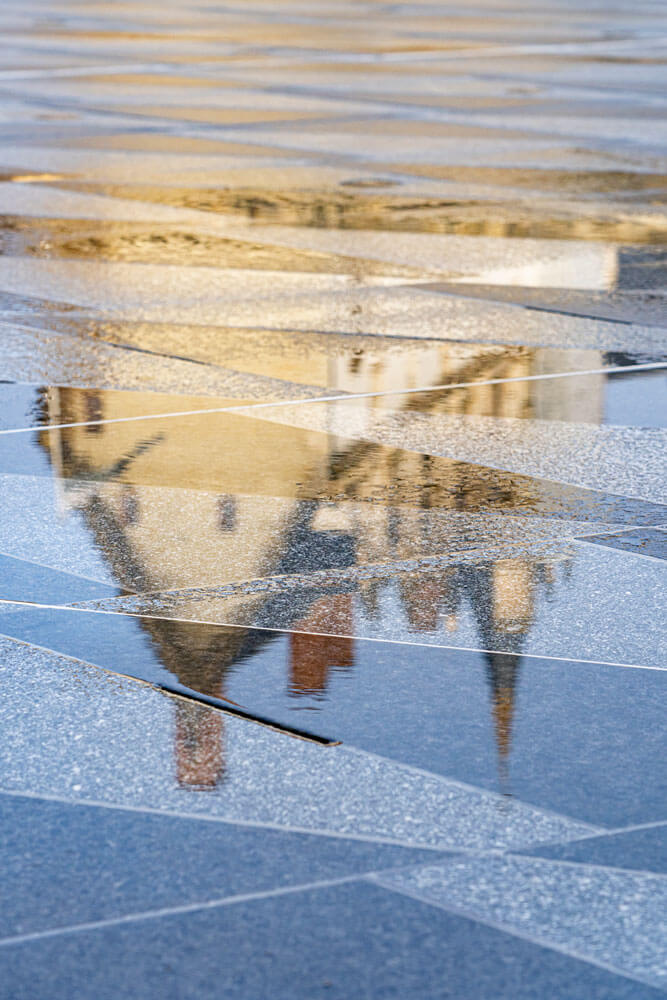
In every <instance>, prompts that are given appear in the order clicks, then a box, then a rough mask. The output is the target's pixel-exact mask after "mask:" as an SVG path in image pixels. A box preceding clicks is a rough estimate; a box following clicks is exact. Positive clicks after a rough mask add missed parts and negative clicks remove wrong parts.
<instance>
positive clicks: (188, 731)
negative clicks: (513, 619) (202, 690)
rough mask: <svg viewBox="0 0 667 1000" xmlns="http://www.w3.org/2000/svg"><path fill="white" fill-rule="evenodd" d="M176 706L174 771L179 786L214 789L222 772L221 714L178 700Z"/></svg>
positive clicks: (222, 734)
mask: <svg viewBox="0 0 667 1000" xmlns="http://www.w3.org/2000/svg"><path fill="white" fill-rule="evenodd" d="M175 709H176V740H175V748H176V774H177V778H178V783H179V785H181V787H187V788H199V789H201V790H207V789H212V788H215V786H216V785H217V784H218V782H219V781H220V779H221V778H222V776H223V774H224V772H225V764H224V720H223V718H222V713H220V712H215V711H212V710H211V709H205V710H203V709H202V708H200V706H199V705H195V704H189V703H188V702H184V701H179V702H177V703H176V705H175Z"/></svg>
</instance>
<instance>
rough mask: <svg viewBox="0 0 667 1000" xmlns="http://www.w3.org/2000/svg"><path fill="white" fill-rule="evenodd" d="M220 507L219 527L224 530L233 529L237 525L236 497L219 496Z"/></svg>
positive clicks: (218, 503) (218, 504)
mask: <svg viewBox="0 0 667 1000" xmlns="http://www.w3.org/2000/svg"><path fill="white" fill-rule="evenodd" d="M217 507H218V529H219V530H220V531H223V532H227V531H233V530H234V528H235V527H236V497H234V496H227V495H223V496H219V497H218V500H217Z"/></svg>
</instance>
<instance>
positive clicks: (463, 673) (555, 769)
mask: <svg viewBox="0 0 667 1000" xmlns="http://www.w3.org/2000/svg"><path fill="white" fill-rule="evenodd" d="M320 600H322V599H320ZM327 600H328V602H329V606H330V609H331V610H332V613H334V614H335V615H337V616H338V618H339V620H340V621H341V623H342V620H343V619H344V618H345V616H346V614H349V608H350V603H351V598H350V595H347V594H345V593H340V594H335V595H331V596H330V597H329V598H327ZM295 625H301V626H305V625H307V620H302V621H300V622H296V623H295ZM0 626H1V628H2V630H3V631H5V632H6V633H7V634H9V635H12V636H14V637H17V638H20V639H23V640H24V641H30V642H34V643H37V644H39V645H43V646H46V647H48V648H52V649H57V650H59V651H62V652H65V653H67V654H68V655H72V656H75V657H81V658H83V659H85V660H88V661H89V662H93V663H97V664H101V665H103V666H104V667H106V668H108V669H111V670H113V671H115V672H119V673H128V674H130V675H132V676H134V677H138V678H141V679H143V680H147V681H149V682H151V683H154V684H157V685H158V686H161V685H166V686H167V687H168V688H170V689H172V690H181V691H191V692H201V693H202V694H203V695H204V700H206V699H207V698H210V699H215V700H222V701H223V702H224V700H225V699H227V700H228V704H229V701H231V702H235V703H240V704H241V705H243V706H244V707H245V708H249V711H250V714H254V715H259V716H261V717H262V718H263V719H271V720H273V721H274V722H275V723H276V724H277V725H278V726H286V727H290V728H297V729H302V730H304V731H306V732H310V733H315V734H321V733H325V732H326V733H327V734H328V735H329V736H335V737H336V738H338V739H342V740H344V741H345V742H350V743H352V744H354V745H355V746H358V747H361V748H364V749H368V750H370V751H372V752H374V753H380V754H384V755H387V756H389V757H391V758H393V759H397V760H399V761H402V762H405V763H408V764H411V765H413V766H417V767H423V768H427V769H428V770H429V771H435V772H436V773H441V774H444V775H446V776H447V777H455V778H458V779H459V780H464V781H469V782H471V783H474V784H476V785H480V786H481V787H486V788H490V789H492V790H497V791H502V792H504V793H505V794H515V795H517V796H518V797H519V798H521V799H523V800H524V801H530V802H533V803H535V804H538V805H542V806H544V807H546V808H550V809H556V810H557V811H561V812H563V813H567V814H569V815H573V816H578V817H580V818H586V817H587V816H588V814H589V810H590V809H591V789H594V790H595V794H594V801H595V804H594V809H595V821H596V822H601V821H604V822H609V823H612V822H614V821H616V817H617V816H618V815H620V813H619V810H622V809H624V810H625V812H623V813H622V816H623V817H624V818H625V819H627V816H628V813H627V810H628V809H631V808H632V810H634V811H635V812H636V813H638V814H639V818H641V815H642V810H648V811H649V813H650V810H651V808H653V807H654V806H655V805H657V803H658V801H659V795H660V789H659V787H658V782H657V781H656V779H655V773H654V772H653V771H652V770H651V769H650V768H649V769H647V768H646V767H645V760H646V756H647V755H651V756H652V755H653V754H654V753H655V752H656V751H657V746H656V741H657V739H658V736H657V733H658V732H659V730H660V725H659V714H660V710H661V709H660V707H659V699H658V700H657V701H656V693H657V691H656V684H655V682H654V679H653V678H652V677H650V678H647V677H645V676H640V672H636V671H619V670H614V672H613V673H610V672H609V671H610V668H602V667H597V668H596V667H593V666H586V665H583V664H579V663H576V662H572V663H568V662H561V663H559V664H558V669H557V670H555V669H554V668H553V667H551V666H550V665H548V664H545V663H544V662H543V661H539V660H534V659H531V658H529V657H525V658H522V657H520V656H519V655H517V654H500V653H492V654H491V653H489V654H484V653H475V652H466V651H458V650H447V649H440V648H430V649H429V648H427V647H414V646H406V645H400V644H398V645H397V644H392V643H373V642H368V641H365V640H363V639H352V638H347V637H344V636H339V637H331V636H318V635H312V634H295V633H293V632H292V633H285V632H275V631H271V632H268V631H262V630H260V629H244V628H228V627H224V626H211V625H200V624H194V623H186V622H183V621H169V620H160V619H154V618H129V617H126V616H122V615H99V614H88V613H85V612H76V611H64V610H63V611H53V610H49V611H39V610H30V611H29V612H26V611H21V610H14V611H13V612H11V613H9V614H6V615H4V616H3V618H2V621H1V623H0ZM601 672H603V673H601ZM629 706H631V708H632V709H635V710H636V709H638V707H639V706H641V711H642V718H643V719H645V720H646V719H648V718H654V719H655V725H653V726H652V725H647V726H643V727H642V728H641V731H640V732H634V731H633V732H632V733H630V732H629V731H628V732H626V731H625V730H624V729H623V727H620V729H619V725H618V724H619V719H620V718H621V714H623V716H625V714H626V713H627V712H628V710H629ZM230 707H231V710H232V711H234V710H235V706H234V705H231V706H230ZM663 710H664V709H663ZM174 717H175V727H174V756H175V761H176V773H177V777H178V780H179V783H180V784H181V785H182V786H183V787H189V788H193V789H207V788H208V789H210V788H213V787H215V786H216V785H220V784H224V781H225V779H226V778H227V777H228V773H227V755H226V752H225V743H226V735H225V726H226V720H225V717H224V715H222V714H217V713H214V712H211V713H208V714H206V715H204V714H202V713H201V712H200V711H199V710H198V707H197V705H196V704H193V703H192V702H190V703H188V702H187V701H177V702H175V703H174ZM397 733H399V734H400V739H399V740H397ZM612 733H614V734H615V735H614V738H610V737H611V734H612ZM573 775H575V776H576V780H575V779H574V778H573ZM565 779H566V780H565ZM638 789H640V790H641V795H638V794H637V790H638ZM640 802H641V809H638V805H637V804H638V803H640Z"/></svg>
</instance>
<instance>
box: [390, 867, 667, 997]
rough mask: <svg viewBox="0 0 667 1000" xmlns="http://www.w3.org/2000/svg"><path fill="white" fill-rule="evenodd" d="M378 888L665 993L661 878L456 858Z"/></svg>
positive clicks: (665, 889) (664, 883)
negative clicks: (504, 931) (522, 937)
mask: <svg viewBox="0 0 667 1000" xmlns="http://www.w3.org/2000/svg"><path fill="white" fill-rule="evenodd" d="M376 878H377V881H378V883H379V884H380V885H383V886H384V887H385V888H391V889H394V890H396V891H398V892H405V893H407V894H408V895H410V896H412V897H415V898H418V899H421V900H423V901H425V902H431V903H435V904H437V905H440V906H443V907H445V908H446V909H453V910H455V911H456V912H458V913H462V914H464V915H466V916H468V917H470V918H472V919H475V918H476V919H479V920H482V921H485V922H489V923H491V924H492V925H493V926H494V927H502V928H504V929H507V930H511V931H514V932H516V933H519V934H522V935H527V936H529V937H530V939H531V940H532V941H535V942H539V943H541V944H543V945H546V946H547V947H552V948H557V949H559V950H564V951H567V952H568V953H569V954H572V955H576V956H577V957H579V958H584V959H587V960H589V961H591V962H594V963H596V964H599V965H601V966H602V967H603V968H608V969H613V970H614V971H616V972H619V973H621V974H622V975H628V976H632V977H634V978H636V979H638V980H639V981H640V982H644V983H647V984H650V985H654V986H656V987H660V988H663V989H664V985H665V979H666V974H665V951H664V947H665V946H664V920H665V904H666V903H667V879H665V878H663V877H662V876H657V875H645V874H641V873H635V872H621V871H615V870H610V869H604V868H595V867H591V866H589V865H569V864H568V865H565V864H559V863H554V862H550V861H541V860H534V859H532V858H501V857H496V858H479V859H477V858H475V859H469V860H468V859H455V860H452V861H451V862H445V863H444V864H442V865H427V866H426V867H424V868H418V869H415V870H414V871H412V872H407V871H399V872H394V873H390V874H388V875H380V876H376Z"/></svg>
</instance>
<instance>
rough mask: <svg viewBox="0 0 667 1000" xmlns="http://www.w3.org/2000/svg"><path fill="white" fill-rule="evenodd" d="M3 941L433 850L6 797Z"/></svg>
mask: <svg viewBox="0 0 667 1000" xmlns="http://www.w3.org/2000/svg"><path fill="white" fill-rule="evenodd" d="M0 830H1V831H2V832H1V834H0V836H1V842H2V848H1V850H0V856H1V858H2V872H3V898H4V900H5V905H4V906H3V912H2V916H1V917H0V938H8V937H14V936H16V935H21V934H34V933H39V932H40V931H45V930H49V929H54V928H59V927H67V926H68V925H72V924H81V923H90V922H94V921H98V920H113V919H114V918H118V917H123V916H125V915H127V914H130V913H133V912H137V911H144V910H155V909H162V908H164V907H173V906H183V905H188V904H193V903H194V904H196V903H198V902H202V901H205V900H207V899H211V898H224V897H226V896H237V895H245V894H246V893H256V892H259V893H261V892H267V891H271V890H276V889H282V888H285V887H288V886H293V885H299V884H300V883H309V882H318V881H326V880H328V879H337V878H342V877H345V876H348V875H354V874H363V873H365V872H367V871H373V870H377V869H380V868H393V867H396V866H400V865H405V864H415V863H416V864H422V863H425V862H426V861H428V860H430V858H431V857H432V856H433V855H432V852H430V851H413V850H410V849H406V848H402V847H391V846H388V845H386V844H373V843H364V842H363V841H352V840H343V839H341V838H327V837H322V836H308V835H304V834H298V833H289V832H285V831H278V830H270V829H263V830H262V829H257V828H255V829H253V828H251V827H243V826H236V825H233V824H226V823H209V822H203V821H201V820H191V819H182V818H178V817H174V816H160V815H158V814H155V813H153V814H151V813H141V812H130V811H127V810H122V809H114V808H102V807H98V806H85V805H80V804H76V803H71V802H59V801H49V800H46V799H39V798H33V797H22V796H18V795H6V794H0Z"/></svg>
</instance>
